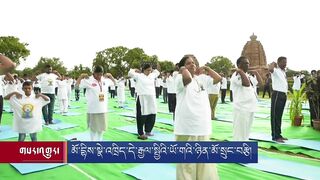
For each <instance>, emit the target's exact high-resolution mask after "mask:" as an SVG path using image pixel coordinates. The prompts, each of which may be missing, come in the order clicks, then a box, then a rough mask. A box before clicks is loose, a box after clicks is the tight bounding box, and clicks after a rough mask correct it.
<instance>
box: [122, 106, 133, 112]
mask: <svg viewBox="0 0 320 180" xmlns="http://www.w3.org/2000/svg"><path fill="white" fill-rule="evenodd" d="M123 109H125V110H130V111H133V110H134V108H133V107H128V106H123Z"/></svg>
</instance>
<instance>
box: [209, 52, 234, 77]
mask: <svg viewBox="0 0 320 180" xmlns="http://www.w3.org/2000/svg"><path fill="white" fill-rule="evenodd" d="M206 66H209V67H210V68H211V69H213V70H215V71H216V72H218V73H221V72H222V73H224V74H225V75H229V74H230V72H231V69H232V68H234V67H235V66H234V64H232V62H231V61H230V59H228V58H226V57H223V56H215V57H212V58H211V60H210V62H208V63H206Z"/></svg>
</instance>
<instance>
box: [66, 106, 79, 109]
mask: <svg viewBox="0 0 320 180" xmlns="http://www.w3.org/2000/svg"><path fill="white" fill-rule="evenodd" d="M79 108H80V106H69V107H68V109H79Z"/></svg>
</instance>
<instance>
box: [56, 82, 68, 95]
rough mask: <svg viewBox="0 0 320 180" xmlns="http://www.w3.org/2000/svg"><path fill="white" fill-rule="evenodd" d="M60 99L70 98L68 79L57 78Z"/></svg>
mask: <svg viewBox="0 0 320 180" xmlns="http://www.w3.org/2000/svg"><path fill="white" fill-rule="evenodd" d="M56 82H57V87H58V99H60V100H61V99H68V91H69V87H68V86H69V84H68V82H67V80H63V81H61V80H57V81H56Z"/></svg>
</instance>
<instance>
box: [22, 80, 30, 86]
mask: <svg viewBox="0 0 320 180" xmlns="http://www.w3.org/2000/svg"><path fill="white" fill-rule="evenodd" d="M25 86H32V81H25V82H23V84H22V87H25Z"/></svg>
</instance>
